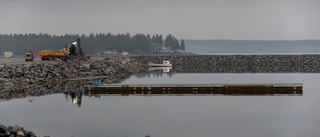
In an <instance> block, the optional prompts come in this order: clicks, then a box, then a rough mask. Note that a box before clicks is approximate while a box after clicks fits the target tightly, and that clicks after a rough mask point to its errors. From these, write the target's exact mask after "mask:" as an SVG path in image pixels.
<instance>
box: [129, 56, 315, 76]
mask: <svg viewBox="0 0 320 137" xmlns="http://www.w3.org/2000/svg"><path fill="white" fill-rule="evenodd" d="M132 58H134V59H135V60H137V61H139V62H141V63H143V64H147V63H148V62H153V63H162V61H163V60H169V61H171V63H172V64H173V70H174V71H175V72H178V73H179V72H181V73H319V72H320V55H316V54H314V55H312V54H310V55H307V54H306V55H157V56H156V55H150V56H133V57H132Z"/></svg>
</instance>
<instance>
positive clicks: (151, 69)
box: [148, 67, 172, 73]
mask: <svg viewBox="0 0 320 137" xmlns="http://www.w3.org/2000/svg"><path fill="white" fill-rule="evenodd" d="M171 69H172V67H149V69H148V71H162V72H164V73H166V72H170V70H171Z"/></svg>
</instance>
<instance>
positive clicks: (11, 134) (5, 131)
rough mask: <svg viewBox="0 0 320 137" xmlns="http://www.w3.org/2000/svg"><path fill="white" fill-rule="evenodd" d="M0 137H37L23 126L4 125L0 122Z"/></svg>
mask: <svg viewBox="0 0 320 137" xmlns="http://www.w3.org/2000/svg"><path fill="white" fill-rule="evenodd" d="M0 137H37V136H36V135H35V134H34V133H33V132H32V131H27V130H25V129H24V128H23V127H20V126H18V125H15V126H13V127H12V126H8V127H6V126H4V125H1V124H0Z"/></svg>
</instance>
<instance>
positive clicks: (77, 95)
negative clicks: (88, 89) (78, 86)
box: [63, 90, 83, 107]
mask: <svg viewBox="0 0 320 137" xmlns="http://www.w3.org/2000/svg"><path fill="white" fill-rule="evenodd" d="M63 94H64V95H65V98H66V101H67V102H68V101H69V97H70V99H71V102H72V103H73V104H77V106H78V107H81V102H82V96H83V92H82V90H79V91H75V92H65V93H63Z"/></svg>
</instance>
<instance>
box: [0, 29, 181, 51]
mask: <svg viewBox="0 0 320 137" xmlns="http://www.w3.org/2000/svg"><path fill="white" fill-rule="evenodd" d="M77 38H80V39H81V45H82V48H83V51H84V52H85V53H86V54H97V53H99V52H100V53H101V52H102V51H107V50H109V51H117V52H122V51H127V52H129V53H163V52H176V51H184V50H185V43H184V40H183V39H182V40H181V41H180V42H179V41H178V39H177V38H176V37H174V36H173V35H171V34H169V35H167V36H166V37H165V38H163V36H162V35H158V34H156V35H152V36H151V35H149V34H148V35H144V34H135V35H133V36H131V35H130V34H129V33H127V34H117V35H114V34H111V33H97V34H90V35H88V36H86V35H84V34H82V35H71V34H66V35H60V36H57V35H49V34H43V33H40V34H0V52H1V54H2V53H3V52H5V51H13V52H14V54H15V55H24V54H25V53H26V52H27V47H28V46H32V48H33V52H38V51H39V50H61V49H62V48H64V47H65V46H66V45H67V46H68V45H70V44H71V42H72V41H74V40H76V39H77Z"/></svg>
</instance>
